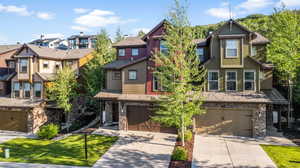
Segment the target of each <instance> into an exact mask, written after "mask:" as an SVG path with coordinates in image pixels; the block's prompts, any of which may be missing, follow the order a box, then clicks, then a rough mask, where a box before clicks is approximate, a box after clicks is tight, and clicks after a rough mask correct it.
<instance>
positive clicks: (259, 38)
mask: <svg viewBox="0 0 300 168" xmlns="http://www.w3.org/2000/svg"><path fill="white" fill-rule="evenodd" d="M254 34H255V38H254V39H253V40H252V41H251V42H252V44H266V43H269V42H270V41H269V39H267V38H266V37H264V36H263V35H261V34H259V33H257V32H254Z"/></svg>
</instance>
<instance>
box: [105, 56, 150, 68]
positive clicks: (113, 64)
mask: <svg viewBox="0 0 300 168" xmlns="http://www.w3.org/2000/svg"><path fill="white" fill-rule="evenodd" d="M146 59H148V57H143V58H139V59H136V60H116V61H113V62H111V63H108V64H106V65H104V66H103V68H104V69H112V70H120V69H123V68H125V67H127V66H130V65H134V64H137V63H140V62H142V61H144V60H146Z"/></svg>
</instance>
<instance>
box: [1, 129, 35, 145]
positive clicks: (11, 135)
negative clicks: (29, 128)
mask: <svg viewBox="0 0 300 168" xmlns="http://www.w3.org/2000/svg"><path fill="white" fill-rule="evenodd" d="M33 137H34V136H33V135H30V134H26V133H23V132H14V131H2V130H0V143H4V142H6V141H9V140H12V139H15V138H33Z"/></svg>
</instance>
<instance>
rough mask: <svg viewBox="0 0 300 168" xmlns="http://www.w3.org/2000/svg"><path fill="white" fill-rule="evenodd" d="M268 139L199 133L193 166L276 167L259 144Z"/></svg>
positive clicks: (210, 167)
mask: <svg viewBox="0 0 300 168" xmlns="http://www.w3.org/2000/svg"><path fill="white" fill-rule="evenodd" d="M262 143H263V144H269V142H268V141H264V140H258V139H253V138H243V137H234V136H227V137H226V136H212V135H197V136H196V139H195V145H194V151H193V156H194V158H193V164H192V165H193V167H202V168H276V165H275V164H274V163H273V161H272V160H271V159H270V158H269V156H268V155H267V154H266V153H265V151H264V150H263V149H262V148H261V147H260V146H259V144H262Z"/></svg>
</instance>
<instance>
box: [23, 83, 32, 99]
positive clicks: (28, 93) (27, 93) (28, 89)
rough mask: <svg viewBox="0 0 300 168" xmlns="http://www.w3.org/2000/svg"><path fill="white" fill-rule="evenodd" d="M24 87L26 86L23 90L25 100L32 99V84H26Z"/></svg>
mask: <svg viewBox="0 0 300 168" xmlns="http://www.w3.org/2000/svg"><path fill="white" fill-rule="evenodd" d="M23 85H24V89H23V91H24V93H23V94H24V95H23V96H24V98H30V83H28V82H25V83H23Z"/></svg>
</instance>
